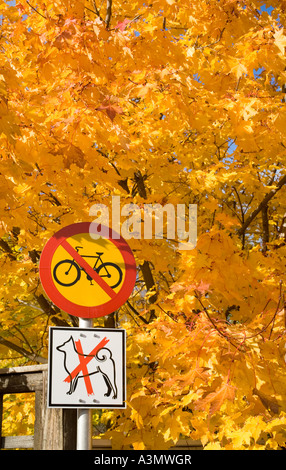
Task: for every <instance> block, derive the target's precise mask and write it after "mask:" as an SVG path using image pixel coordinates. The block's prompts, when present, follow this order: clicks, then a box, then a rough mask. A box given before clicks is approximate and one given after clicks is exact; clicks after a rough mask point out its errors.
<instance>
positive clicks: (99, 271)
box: [39, 222, 136, 318]
mask: <svg viewBox="0 0 286 470" xmlns="http://www.w3.org/2000/svg"><path fill="white" fill-rule="evenodd" d="M98 228H99V226H98V225H97V224H95V223H94V222H80V223H76V224H72V225H68V226H67V227H64V228H62V229H61V230H59V231H58V232H57V233H55V234H54V235H53V236H52V237H51V238H50V239H49V240H48V242H47V243H46V245H45V247H44V249H43V251H42V255H41V258H40V265H39V272H40V279H41V283H42V286H43V288H44V290H45V292H46V294H47V295H48V297H49V298H50V299H51V301H52V302H53V303H54V304H55V305H57V306H58V307H59V308H60V309H62V310H64V311H65V312H67V313H69V314H70V315H74V316H77V317H81V318H95V317H102V316H104V315H108V314H110V313H112V312H114V311H115V310H117V309H118V308H119V307H121V305H123V304H124V303H125V302H126V300H127V299H128V298H129V296H130V294H131V293H132V290H133V288H134V285H135V280H136V263H135V259H134V256H133V253H132V251H131V249H130V247H129V245H128V244H127V242H126V241H125V240H124V239H123V238H122V237H121V236H120V235H119V234H117V233H115V232H114V231H113V230H112V229H111V228H107V227H105V229H106V231H105V232H104V233H107V234H108V236H104V237H102V236H101V237H99V238H96V239H95V238H94V237H92V235H91V234H92V232H94V233H99V232H98ZM100 233H102V231H101V232H100Z"/></svg>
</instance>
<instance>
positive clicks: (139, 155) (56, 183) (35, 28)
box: [0, 0, 286, 449]
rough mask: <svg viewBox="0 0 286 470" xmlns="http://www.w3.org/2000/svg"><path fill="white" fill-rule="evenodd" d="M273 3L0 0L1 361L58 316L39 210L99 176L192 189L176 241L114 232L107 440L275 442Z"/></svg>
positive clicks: (278, 161)
mask: <svg viewBox="0 0 286 470" xmlns="http://www.w3.org/2000/svg"><path fill="white" fill-rule="evenodd" d="M262 5H265V7H271V14H270V11H269V10H268V11H266V8H261V7H262ZM285 7H286V2H285V1H284V0H280V1H278V0H273V1H271V2H270V1H267V2H266V1H259V0H245V1H237V0H221V1H217V0H215V1H214V0H209V1H207V0H200V1H199V0H194V1H192V2H189V1H187V0H180V1H179V2H177V1H175V0H154V1H153V2H152V3H150V4H149V3H148V2H147V3H146V2H143V1H141V0H134V1H129V2H126V1H117V0H112V1H111V0H108V1H107V3H106V4H102V5H99V2H96V0H81V1H76V0H57V1H53V2H51V1H49V0H46V1H42V0H39V1H37V2H35V1H33V0H29V1H27V0H19V1H17V2H2V4H1V6H0V14H1V36H0V41H1V48H0V54H1V63H0V64H1V65H0V144H1V158H0V182H1V186H0V192H1V201H0V211H1V217H0V221H1V222H0V251H1V254H0V262H1V273H0V286H1V287H0V289H1V310H0V311H1V317H0V321H1V334H0V352H1V358H2V361H1V364H2V366H3V367H4V366H9V365H19V364H21V365H22V364H33V363H41V362H47V333H48V327H49V326H50V325H75V324H76V319H75V318H74V317H70V316H68V315H67V314H65V313H64V312H62V311H60V310H59V309H58V308H57V307H56V306H54V305H52V304H51V303H50V301H49V299H48V298H47V297H46V296H45V294H44V292H43V290H42V287H41V284H40V282H39V274H38V263H39V257H40V254H41V251H42V249H43V246H44V244H45V242H46V241H47V240H48V239H49V238H50V237H51V236H52V235H53V233H55V232H56V231H57V230H59V228H61V227H62V226H65V225H69V224H70V223H74V222H79V221H85V220H90V221H91V220H93V219H94V217H93V216H92V215H90V208H91V206H92V205H93V204H95V203H102V204H105V205H107V206H108V207H111V197H112V196H113V195H119V196H120V198H121V202H122V204H125V203H135V204H137V205H139V207H140V206H141V205H142V204H144V203H149V204H155V203H159V204H162V205H164V204H167V203H170V204H174V205H176V204H185V205H186V207H188V205H189V204H197V207H198V238H197V245H196V247H195V248H194V249H193V250H185V251H184V250H177V242H176V240H168V239H167V237H165V238H164V239H163V240H157V239H152V240H144V239H140V240H138V239H130V240H128V242H129V244H130V246H131V248H132V250H133V252H134V255H135V257H136V262H137V265H138V280H137V283H136V288H135V290H134V293H133V295H132V297H131V298H130V299H129V301H128V302H127V303H126V304H125V305H124V306H123V307H122V308H121V309H120V310H119V311H117V312H116V313H115V314H114V315H110V316H109V317H106V318H102V319H100V320H98V321H97V324H99V325H103V324H109V325H110V324H113V325H115V326H118V325H120V326H121V327H124V328H126V330H127V333H128V351H127V353H128V356H127V357H128V365H127V374H128V406H127V409H126V410H123V411H121V412H120V413H119V412H118V411H117V412H116V413H114V412H113V411H109V412H106V413H104V414H103V415H102V416H101V417H100V419H101V420H106V421H108V423H109V426H108V431H107V432H106V433H105V437H110V438H111V439H112V442H113V446H114V448H126V449H128V448H130V446H132V447H133V448H134V449H144V448H146V449H152V448H155V449H156V448H157V449H163V448H168V447H170V446H171V445H173V443H175V442H176V441H177V440H178V439H179V438H180V436H185V437H188V438H191V439H199V440H200V441H201V442H202V444H203V445H204V446H205V448H206V449H219V448H224V449H263V448H265V449H280V448H285V440H286V433H285V421H286V409H285V399H286V389H285V378H286V377H285V354H286V349H285V344H286V343H285V318H286V317H285V304H284V302H285V300H284V293H285V254H286V202H285V183H286V174H285V156H286V128H285V116H286V108H285V106H286V105H285V90H286V89H285V82H286V75H285V66H286V56H285V46H286V34H285V29H284V28H285V21H286V16H285ZM7 407H9V410H10V404H9V405H7ZM18 413H20V411H19V409H18V408H17V410H16V411H15V415H14V416H15V421H16V422H17V419H18V420H19V421H20V419H21V417H22V414H21V413H20V415H19V416H20V418H17V414H18ZM31 422H32V418H31V417H29V423H30V424H31Z"/></svg>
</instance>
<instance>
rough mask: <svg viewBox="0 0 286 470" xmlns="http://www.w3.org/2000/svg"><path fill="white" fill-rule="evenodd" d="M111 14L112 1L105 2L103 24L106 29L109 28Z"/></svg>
mask: <svg viewBox="0 0 286 470" xmlns="http://www.w3.org/2000/svg"><path fill="white" fill-rule="evenodd" d="M111 14H112V0H107V3H106V16H105V24H106V28H109V24H110V20H111Z"/></svg>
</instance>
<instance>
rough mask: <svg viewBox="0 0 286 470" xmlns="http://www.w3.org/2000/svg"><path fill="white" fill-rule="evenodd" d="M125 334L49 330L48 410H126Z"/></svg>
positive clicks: (85, 330) (114, 330) (86, 329)
mask: <svg viewBox="0 0 286 470" xmlns="http://www.w3.org/2000/svg"><path fill="white" fill-rule="evenodd" d="M125 343H126V332H125V330H120V329H107V328H65V327H64V328H62V327H50V334H49V380H48V407H49V408H106V409H109V408H110V409H111V408H126V403H125V400H126V359H125V355H126V347H125Z"/></svg>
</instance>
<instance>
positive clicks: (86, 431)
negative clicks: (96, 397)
mask: <svg viewBox="0 0 286 470" xmlns="http://www.w3.org/2000/svg"><path fill="white" fill-rule="evenodd" d="M78 326H79V328H92V327H93V321H92V319H91V318H79V324H78ZM91 448H92V422H91V410H90V409H78V410H77V450H91Z"/></svg>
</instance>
